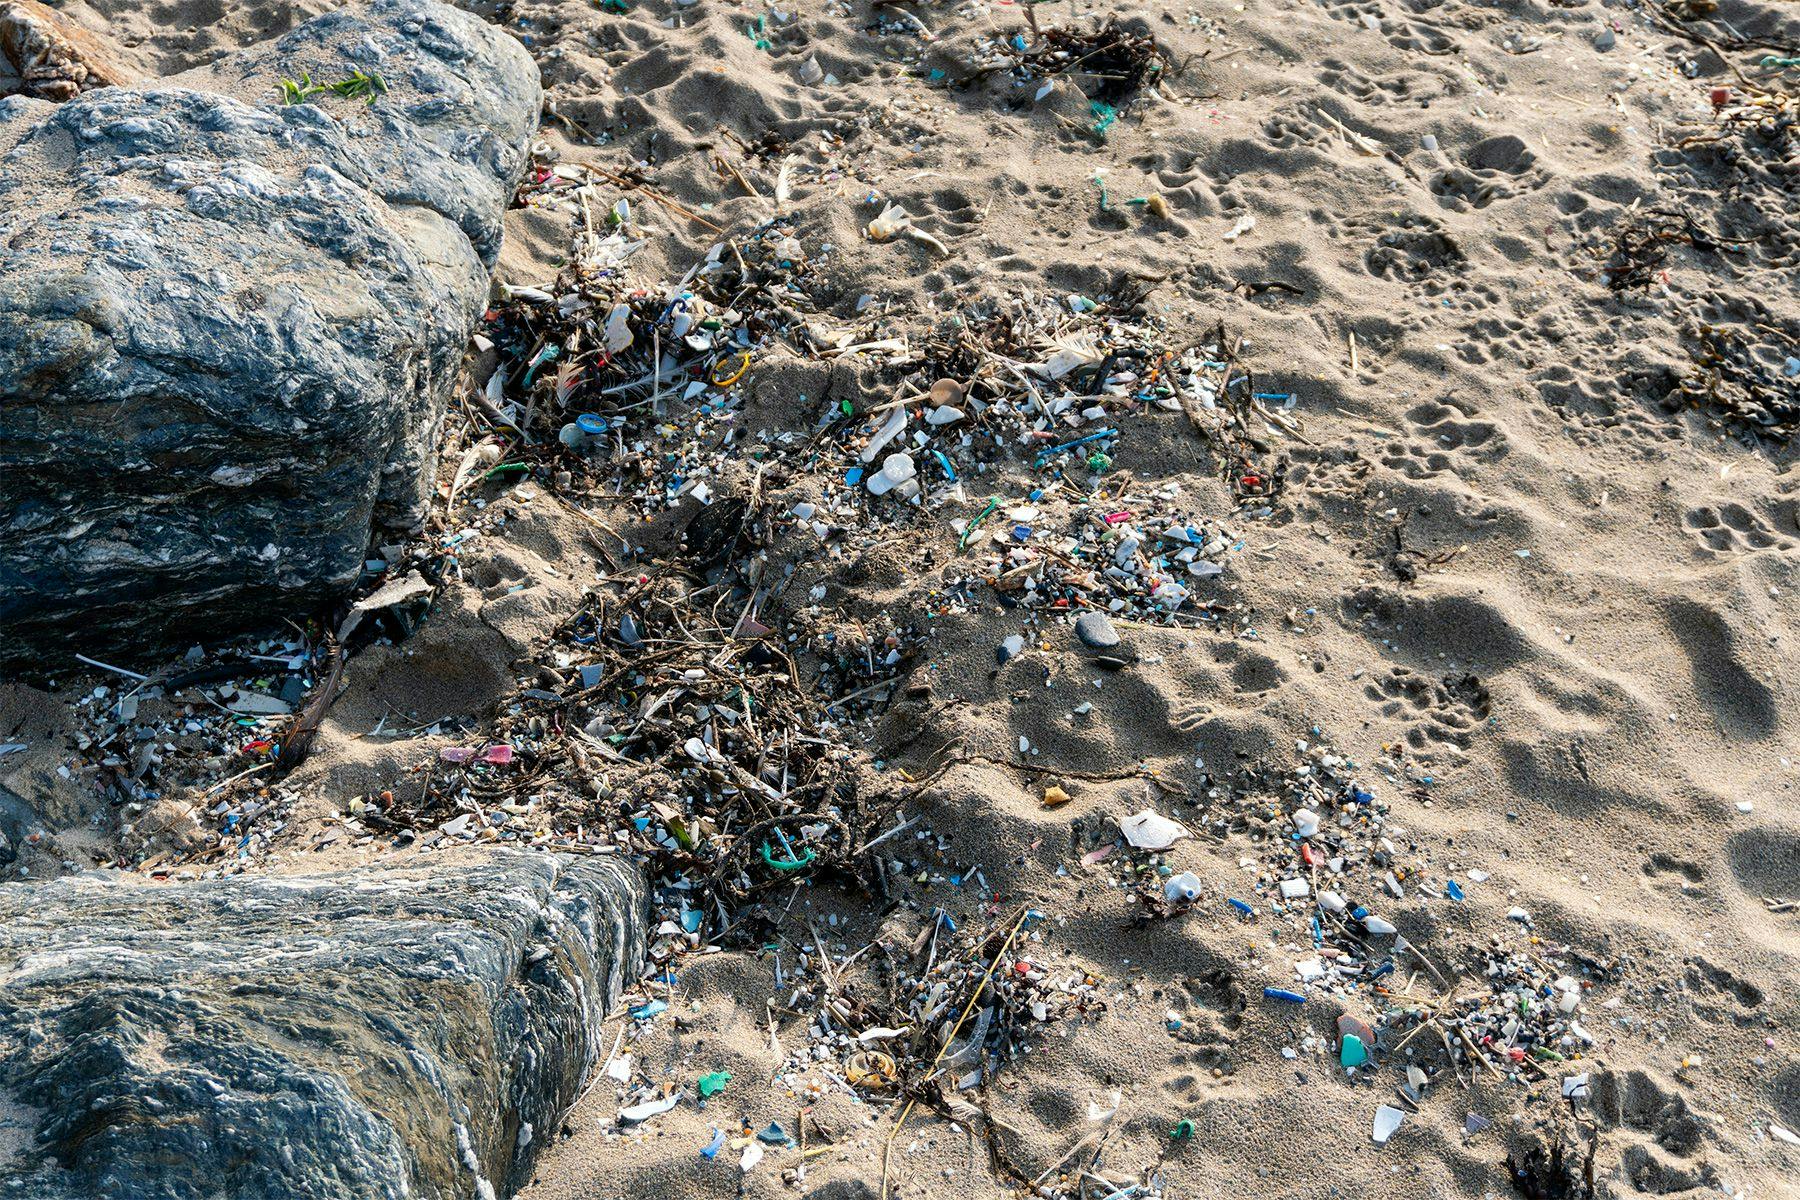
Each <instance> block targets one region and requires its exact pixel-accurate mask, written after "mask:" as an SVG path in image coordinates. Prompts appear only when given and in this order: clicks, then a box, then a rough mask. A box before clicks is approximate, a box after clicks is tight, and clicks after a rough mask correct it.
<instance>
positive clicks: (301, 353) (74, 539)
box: [0, 0, 542, 665]
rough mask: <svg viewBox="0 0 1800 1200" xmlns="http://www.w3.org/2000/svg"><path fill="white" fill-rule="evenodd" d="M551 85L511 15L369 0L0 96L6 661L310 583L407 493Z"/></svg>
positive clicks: (144, 638) (298, 594)
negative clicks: (494, 17) (138, 69)
mask: <svg viewBox="0 0 1800 1200" xmlns="http://www.w3.org/2000/svg"><path fill="white" fill-rule="evenodd" d="M355 72H362V73H364V74H366V75H367V76H370V77H376V76H378V77H379V80H380V82H379V84H371V85H369V86H368V87H365V88H364V89H362V90H363V91H364V92H365V93H366V94H362V95H351V96H344V95H338V94H335V93H330V92H326V93H322V94H316V95H312V96H311V97H310V99H309V101H308V102H306V103H299V104H291V105H288V104H283V102H282V100H283V94H282V89H281V82H282V81H283V80H284V79H291V80H295V81H303V80H307V79H310V80H311V81H312V82H313V83H314V84H331V83H340V82H342V81H344V80H347V79H351V78H353V76H354V73H355ZM383 87H385V89H386V90H385V91H382V90H381V88H383ZM349 90H352V91H354V90H357V89H354V88H352V89H349ZM371 100H372V103H371V102H370V101H371ZM541 100H542V92H541V90H540V87H539V84H538V78H537V71H536V67H535V66H534V65H533V63H532V62H531V59H530V57H529V55H527V53H526V52H525V51H524V49H523V48H522V47H520V46H519V45H518V44H517V43H516V42H514V41H513V40H512V39H511V38H509V37H508V36H506V35H505V34H503V33H502V32H500V31H499V30H497V29H494V28H493V27H491V26H488V25H486V24H484V23H483V22H482V21H480V20H479V19H477V18H475V17H473V16H470V15H468V14H466V13H462V12H459V11H457V10H455V9H452V8H449V7H447V6H445V5H441V4H438V3H435V2H432V0H373V2H371V3H369V4H367V5H363V6H358V7H353V8H350V9H347V10H344V11H341V12H337V13H332V14H329V15H327V16H323V17H319V18H317V19H315V20H312V21H308V22H306V23H305V24H304V25H301V26H299V27H298V28H297V29H295V30H294V31H293V32H291V33H289V34H287V35H285V36H284V37H282V38H280V39H278V40H276V41H273V42H270V43H267V44H265V45H262V46H258V47H253V48H251V49H249V50H246V51H244V52H242V53H240V54H236V55H232V56H230V57H228V58H225V59H223V60H221V61H220V62H218V63H215V64H211V65H209V66H207V67H205V68H202V69H199V70H196V71H192V72H188V73H187V74H184V75H180V76H176V77H174V78H171V79H168V80H164V81H162V82H161V83H159V84H157V85H155V86H148V87H123V88H102V89H99V90H96V91H87V92H83V93H81V94H80V95H78V96H76V97H75V98H74V99H73V100H70V101H69V102H68V103H66V104H63V105H60V106H54V105H51V104H48V103H45V102H42V101H37V100H30V99H26V98H23V97H17V96H15V97H10V98H8V99H6V100H3V101H0V665H5V664H7V663H17V662H19V661H21V660H24V659H27V658H31V657H36V656H37V655H39V654H41V653H42V652H43V651H44V650H45V649H46V648H53V649H54V650H55V652H57V653H58V654H60V655H61V656H62V658H61V659H59V660H58V663H57V665H60V664H61V662H62V661H66V654H67V651H68V648H69V645H70V643H71V641H78V642H79V643H80V645H84V646H89V647H106V646H124V647H130V648H136V649H140V650H144V649H150V648H153V647H154V646H155V644H156V643H158V642H161V641H164V640H165V639H172V638H178V637H182V636H188V635H190V634H191V631H192V630H193V629H195V628H202V629H204V630H206V631H207V632H209V633H212V634H217V633H219V632H223V631H227V630H229V629H230V628H232V627H233V626H241V625H245V624H250V623H256V622H269V621H272V620H273V619H275V618H276V617H277V616H280V615H283V614H285V613H289V612H293V611H297V610H304V609H305V608H306V607H307V606H309V605H311V604H313V603H315V602H317V601H319V600H321V599H322V598H324V597H326V596H328V595H330V594H332V593H334V592H336V591H340V590H342V589H344V588H346V587H347V586H348V585H349V584H351V583H352V582H353V581H354V580H355V578H356V575H357V573H358V571H359V569H360V567H361V564H362V562H363V559H364V557H365V552H366V550H367V547H368V540H369V532H370V528H371V523H372V522H376V521H379V522H383V523H391V524H402V525H404V524H409V523H411V522H413V521H415V520H417V518H418V515H419V513H420V512H421V511H422V502H423V497H424V495H425V491H424V489H425V487H426V485H427V482H428V481H427V478H426V476H427V474H428V472H426V470H425V468H426V467H427V465H428V459H429V455H430V451H431V445H432V441H433V434H434V431H435V426H436V423H437V421H438V420H439V417H440V415H441V412H442V406H443V403H444V400H445V398H446V395H447V392H448V391H449V389H450V388H451V387H452V386H453V385H454V383H455V380H456V378H457V376H458V373H459V370H460V365H461V361H462V356H463V353H464V351H465V348H466V346H467V343H468V338H469V334H470V331H471V328H472V324H473V322H474V320H475V318H476V317H477V316H478V314H479V313H480V311H481V309H482V307H483V305H484V304H485V302H486V297H487V285H488V271H489V269H490V268H491V266H492V264H493V261H494V258H495V255H496V254H497V252H498V248H499V240H500V220H501V216H502V213H503V211H504V209H505V207H506V204H507V202H508V200H509V198H510V196H511V192H512V188H513V185H514V183H515V182H516V179H517V176H518V174H519V172H520V170H521V169H522V167H523V165H524V163H525V161H526V151H527V147H528V143H529V139H530V137H531V135H532V133H533V132H534V131H535V129H536V127H537V118H538V111H539V107H540V104H541ZM77 648H80V646H77Z"/></svg>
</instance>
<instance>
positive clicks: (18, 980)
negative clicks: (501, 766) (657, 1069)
mask: <svg viewBox="0 0 1800 1200" xmlns="http://www.w3.org/2000/svg"><path fill="white" fill-rule="evenodd" d="M646 921H647V893H646V890H645V885H644V882H643V879H642V876H641V875H640V874H639V873H638V872H637V870H636V869H635V868H633V867H631V866H629V865H627V864H622V863H619V862H617V861H616V860H613V859H611V858H572V857H566V856H553V855H547V854H532V853H526V852H517V851H515V852H511V853H504V854H496V855H493V856H491V857H483V858H476V859H473V860H471V859H469V858H463V857H451V856H448V855H446V856H441V857H436V858H431V859H420V860H415V861H414V863H413V865H410V866H406V867H393V866H387V867H365V868H363V869H360V870H358V871H356V872H353V873H351V872H347V873H342V874H325V875H307V876H256V877H250V876H236V877H232V878H227V879H222V880H216V881H209V882H202V883H183V884H163V885H155V884H149V883H143V882H138V881H136V880H135V878H134V877H118V876H108V875H103V874H95V875H85V876H72V877H68V878H65V879H60V880H57V881H55V882H49V883H14V884H6V885H0V1195H4V1196H8V1197H12V1196H29V1197H32V1198H33V1200H65V1198H66V1200H74V1198H76V1197H82V1198H84V1200H90V1198H91V1200H200V1198H203V1197H204V1198H210V1197H227V1196H229V1197H234V1198H239V1200H243V1198H252V1197H256V1198H260V1197H269V1198H274V1197H284V1198H285V1197H319V1198H323V1197H350V1196H355V1197H359V1198H361V1200H390V1198H391V1200H399V1198H400V1197H413V1198H415V1200H451V1198H452V1197H454V1198H456V1200H464V1198H467V1197H491V1196H494V1195H496V1194H498V1195H510V1194H511V1192H512V1191H513V1190H514V1189H516V1188H518V1187H519V1186H521V1185H522V1184H523V1183H525V1182H527V1181H528V1179H529V1171H530V1166H531V1162H532V1160H533V1158H534V1156H535V1155H536V1154H537V1152H538V1150H539V1149H540V1148H541V1147H542V1145H543V1144H544V1143H546V1142H547V1141H548V1140H549V1139H550V1134H551V1132H552V1131H553V1130H555V1128H556V1127H557V1122H558V1121H559V1120H560V1119H561V1117H562V1114H563V1112H564V1110H565V1109H566V1108H567V1107H568V1106H569V1105H570V1103H572V1102H573V1100H574V1098H575V1097H576V1095H577V1094H578V1092H579V1089H580V1088H581V1086H582V1084H583V1082H584V1081H585V1079H586V1077H587V1076H588V1074H589V1073H590V1072H591V1071H593V1070H596V1069H598V1067H597V1064H596V1061H595V1060H596V1057H597V1055H598V1054H599V1053H601V1052H603V1051H604V1049H605V1047H604V1046H601V1045H600V1044H599V1043H600V1038H599V1032H600V1023H601V1020H602V1018H603V1017H604V1016H605V1015H606V1012H607V1010H608V1008H609V1007H610V1006H611V1005H612V1004H613V1003H614V1002H615V1001H616V999H617V997H618V995H619V992H620V989H621V987H622V986H623V985H624V984H626V983H628V982H632V981H635V979H636V977H637V976H636V970H637V967H638V964H639V961H640V960H641V959H642V957H643V953H644V931H645V926H646Z"/></svg>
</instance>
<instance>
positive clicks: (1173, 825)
mask: <svg viewBox="0 0 1800 1200" xmlns="http://www.w3.org/2000/svg"><path fill="white" fill-rule="evenodd" d="M1119 832H1120V833H1123V834H1124V835H1125V840H1126V841H1127V842H1130V843H1131V844H1132V846H1134V847H1136V848H1137V849H1139V850H1167V849H1168V848H1169V847H1170V846H1173V845H1174V844H1175V843H1176V842H1178V841H1180V840H1181V839H1182V838H1184V837H1188V836H1189V834H1188V831H1187V829H1186V828H1185V827H1184V826H1183V825H1181V823H1180V822H1178V821H1171V820H1169V818H1167V817H1165V816H1162V815H1160V814H1158V813H1153V812H1151V811H1150V810H1149V809H1145V810H1144V811H1143V812H1141V813H1136V814H1134V815H1132V816H1129V817H1126V818H1125V819H1124V820H1122V821H1120V822H1119Z"/></svg>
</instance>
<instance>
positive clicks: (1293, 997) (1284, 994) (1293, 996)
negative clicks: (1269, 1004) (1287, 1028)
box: [1263, 987, 1306, 1004]
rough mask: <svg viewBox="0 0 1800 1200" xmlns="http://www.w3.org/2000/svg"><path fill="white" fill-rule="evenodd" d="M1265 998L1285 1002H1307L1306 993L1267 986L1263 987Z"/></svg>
mask: <svg viewBox="0 0 1800 1200" xmlns="http://www.w3.org/2000/svg"><path fill="white" fill-rule="evenodd" d="M1263 999H1265V1000H1279V1001H1281V1002H1282V1003H1283V1004H1305V1003H1306V993H1304V992H1290V991H1288V990H1287V989H1286V988H1272V987H1266V988H1264V989H1263Z"/></svg>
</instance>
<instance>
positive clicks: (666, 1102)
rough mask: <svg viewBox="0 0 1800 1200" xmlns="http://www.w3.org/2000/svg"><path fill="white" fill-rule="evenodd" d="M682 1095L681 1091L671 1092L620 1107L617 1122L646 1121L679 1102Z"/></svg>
mask: <svg viewBox="0 0 1800 1200" xmlns="http://www.w3.org/2000/svg"><path fill="white" fill-rule="evenodd" d="M682 1095H683V1093H681V1092H671V1093H669V1094H668V1095H667V1096H664V1097H663V1098H662V1099H660V1100H646V1101H644V1102H643V1103H642V1104H633V1105H632V1106H631V1107H630V1108H621V1109H620V1110H619V1123H620V1124H621V1125H636V1124H638V1123H639V1122H641V1121H648V1120H649V1119H650V1118H651V1117H660V1116H662V1114H664V1113H666V1112H668V1111H669V1110H670V1109H672V1108H674V1107H675V1106H676V1105H677V1104H679V1103H681V1097H682Z"/></svg>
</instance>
